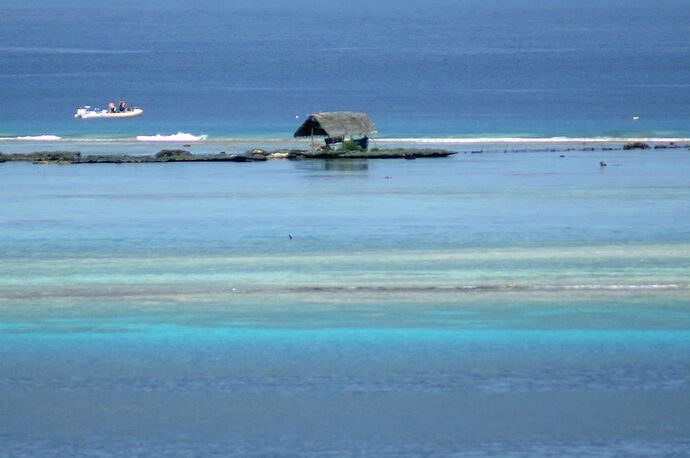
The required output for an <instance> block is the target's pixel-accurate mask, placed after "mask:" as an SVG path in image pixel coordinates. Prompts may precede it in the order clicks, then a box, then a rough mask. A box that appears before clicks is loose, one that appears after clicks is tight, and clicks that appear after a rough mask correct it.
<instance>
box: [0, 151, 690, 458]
mask: <svg viewBox="0 0 690 458" xmlns="http://www.w3.org/2000/svg"><path fill="white" fill-rule="evenodd" d="M509 149H511V150H513V149H517V150H520V146H519V145H511V146H510V148H509ZM561 155H563V156H564V157H561ZM600 160H605V161H606V162H607V163H608V164H609V165H608V166H607V167H605V168H602V167H600V166H599V161H600ZM688 172H689V171H688V163H687V150H685V149H666V150H653V151H652V152H623V151H606V150H603V149H601V148H599V149H597V150H595V151H591V150H588V149H587V150H586V149H585V148H582V149H581V150H577V149H576V150H569V151H561V152H560V153H558V152H557V153H551V152H548V151H541V152H538V151H534V150H524V149H523V150H521V152H516V153H504V152H503V151H498V150H493V151H486V152H484V153H483V154H459V155H457V156H454V157H452V158H448V159H438V160H417V161H404V160H388V161H383V160H370V161H343V162H328V161H303V162H287V161H270V162H266V163H254V164H148V165H100V166H76V165H72V166H39V165H32V164H20V163H4V164H0V176H1V177H2V180H0V193H2V195H3V196H4V202H3V206H2V207H1V208H0V256H1V259H2V262H1V263H0V359H1V360H2V361H3V364H2V365H1V366H0V392H2V396H0V412H1V413H2V415H1V416H0V419H1V420H0V421H1V422H2V428H0V431H2V432H1V433H0V443H2V444H3V449H2V452H1V453H4V454H6V455H10V456H22V455H24V456H35V455H42V456H64V455H97V454H105V455H115V456H119V455H122V456H125V455H127V456H131V455H137V454H162V455H177V456H179V455H182V456H198V455H219V456H221V455H222V456H225V455H250V456H251V455H256V456H265V455H278V456H282V455H287V456H294V455H298V456H299V455H301V456H324V455H329V454H331V455H338V456H342V455H345V456H363V455H364V456H365V455H377V456H379V455H384V456H386V455H390V456H400V455H443V456H447V455H452V454H459V455H474V456H495V455H504V456H552V455H554V454H558V455H562V456H582V455H595V456H611V455H629V456H650V455H658V456H676V455H682V454H683V453H685V450H687V447H688V441H687V434H686V431H687V430H688V429H689V428H690V417H688V414H687V412H689V411H690V409H688V407H690V406H688V399H690V396H688V395H689V394H690V392H689V391H690V386H689V383H690V371H689V370H688V368H689V367H690V361H689V360H688V356H687V355H689V354H690V352H689V351H688V350H689V348H688V346H689V345H690V335H688V332H689V331H688V330H689V329H690V307H689V305H688V304H690V277H689V276H688V266H690V240H689V239H688V234H689V233H690V231H688V221H689V220H690V218H688V216H690V215H688V208H690V206H689V205H688V203H689V202H690V194H689V191H688V189H690V187H689V186H688V184H690V183H688V176H690V174H689V173H688ZM290 237H292V238H290Z"/></svg>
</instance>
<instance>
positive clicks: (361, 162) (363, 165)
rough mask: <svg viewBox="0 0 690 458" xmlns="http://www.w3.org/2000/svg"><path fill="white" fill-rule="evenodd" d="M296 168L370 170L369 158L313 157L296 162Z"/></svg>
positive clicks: (338, 170) (321, 170)
mask: <svg viewBox="0 0 690 458" xmlns="http://www.w3.org/2000/svg"><path fill="white" fill-rule="evenodd" d="M295 168H296V169H298V170H304V171H314V172H324V171H333V172H364V171H368V170H369V162H368V161H367V159H312V160H304V161H298V162H295Z"/></svg>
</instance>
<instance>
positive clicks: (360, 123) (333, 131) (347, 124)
mask: <svg viewBox="0 0 690 458" xmlns="http://www.w3.org/2000/svg"><path fill="white" fill-rule="evenodd" d="M377 133H378V132H377V131H376V126H374V123H373V122H372V121H371V119H369V116H367V115H366V114H364V113H354V112H352V111H333V112H328V113H323V112H321V113H314V114H312V115H309V117H308V118H307V120H306V121H304V123H303V124H302V125H301V126H300V127H299V129H297V131H296V132H295V135H294V136H295V137H311V136H312V135H325V136H326V137H345V136H346V135H349V136H353V137H369V136H371V135H376V134H377Z"/></svg>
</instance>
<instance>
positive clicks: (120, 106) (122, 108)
mask: <svg viewBox="0 0 690 458" xmlns="http://www.w3.org/2000/svg"><path fill="white" fill-rule="evenodd" d="M117 111H119V112H120V113H124V111H125V101H124V100H120V103H118V106H117Z"/></svg>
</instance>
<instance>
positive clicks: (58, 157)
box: [0, 148, 456, 164]
mask: <svg viewBox="0 0 690 458" xmlns="http://www.w3.org/2000/svg"><path fill="white" fill-rule="evenodd" d="M452 154H456V153H455V152H451V151H444V150H413V149H403V148H400V149H372V150H370V151H338V150H328V149H315V150H310V151H307V150H277V151H264V150H262V149H252V150H249V151H247V152H246V153H243V154H226V153H224V152H221V153H218V154H192V153H190V152H189V151H186V150H167V149H165V150H161V151H159V152H158V153H156V154H155V155H153V156H129V155H126V154H114V155H95V156H82V155H81V153H79V152H75V151H39V152H35V153H29V154H2V153H0V162H6V161H15V162H33V163H34V164H132V163H135V164H141V163H161V162H259V161H266V160H268V159H290V160H303V159H396V158H402V159H417V158H422V157H447V156H450V155H452Z"/></svg>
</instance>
